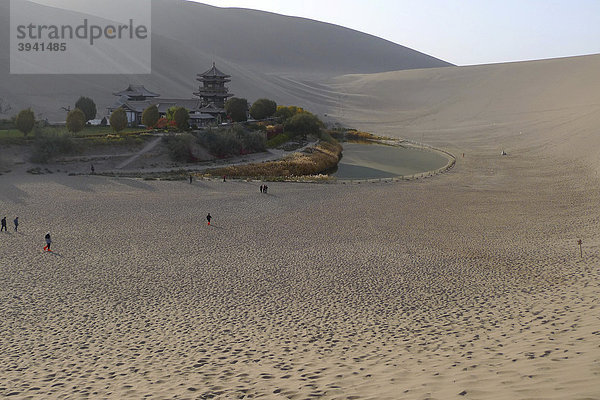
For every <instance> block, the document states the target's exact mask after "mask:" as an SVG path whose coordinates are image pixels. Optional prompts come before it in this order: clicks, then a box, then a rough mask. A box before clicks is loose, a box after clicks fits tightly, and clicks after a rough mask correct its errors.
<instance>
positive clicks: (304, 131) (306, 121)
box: [284, 111, 323, 137]
mask: <svg viewBox="0 0 600 400" xmlns="http://www.w3.org/2000/svg"><path fill="white" fill-rule="evenodd" d="M322 124H323V123H322V122H321V120H320V119H319V118H317V117H316V116H315V115H313V114H311V113H309V112H307V111H303V112H300V113H298V114H296V115H294V116H293V117H291V118H290V119H288V120H287V121H286V123H285V124H284V129H285V131H286V132H289V133H290V134H292V136H299V135H302V136H304V137H306V136H307V135H319V133H320V132H321V126H322Z"/></svg>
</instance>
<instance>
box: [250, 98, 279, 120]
mask: <svg viewBox="0 0 600 400" xmlns="http://www.w3.org/2000/svg"><path fill="white" fill-rule="evenodd" d="M276 111H277V103H275V102H274V101H273V100H269V99H258V100H256V101H255V102H254V103H253V104H252V107H250V115H251V116H252V118H254V119H265V118H269V117H272V116H273V115H274V114H275V112H276Z"/></svg>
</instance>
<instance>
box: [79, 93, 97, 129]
mask: <svg viewBox="0 0 600 400" xmlns="http://www.w3.org/2000/svg"><path fill="white" fill-rule="evenodd" d="M75 108H79V109H80V110H81V111H83V114H84V115H85V122H86V123H87V122H88V121H90V120H92V119H94V118H96V103H94V100H92V99H90V98H89V97H83V96H82V97H80V98H79V100H77V102H76V103H75Z"/></svg>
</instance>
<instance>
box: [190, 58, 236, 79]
mask: <svg viewBox="0 0 600 400" xmlns="http://www.w3.org/2000/svg"><path fill="white" fill-rule="evenodd" d="M198 76H201V77H203V78H210V77H219V78H231V75H227V74H226V73H224V72H221V71H219V70H218V69H217V67H215V63H214V62H213V65H212V68H211V69H209V70H208V71H206V72H204V73H202V74H198Z"/></svg>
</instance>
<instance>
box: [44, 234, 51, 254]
mask: <svg viewBox="0 0 600 400" xmlns="http://www.w3.org/2000/svg"><path fill="white" fill-rule="evenodd" d="M44 239H46V245H45V246H44V250H46V251H52V250H50V245H51V244H52V238H51V237H50V232H48V233H46V236H45V237H44Z"/></svg>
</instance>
